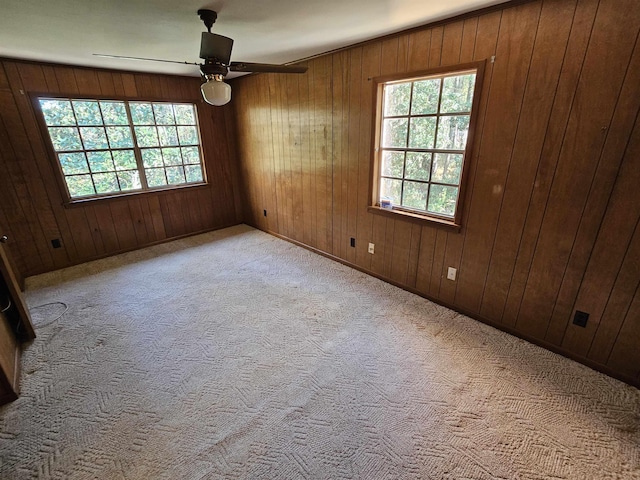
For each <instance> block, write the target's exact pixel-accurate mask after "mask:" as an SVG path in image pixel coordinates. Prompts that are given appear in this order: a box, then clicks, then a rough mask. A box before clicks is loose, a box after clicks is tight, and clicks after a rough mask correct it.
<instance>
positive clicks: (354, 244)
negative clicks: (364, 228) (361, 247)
mask: <svg viewBox="0 0 640 480" xmlns="http://www.w3.org/2000/svg"><path fill="white" fill-rule="evenodd" d="M350 245H351V246H352V247H355V246H356V239H355V238H353V237H351V243H350Z"/></svg>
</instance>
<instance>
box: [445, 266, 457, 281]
mask: <svg viewBox="0 0 640 480" xmlns="http://www.w3.org/2000/svg"><path fill="white" fill-rule="evenodd" d="M457 273H458V270H457V269H455V268H453V267H449V269H448V270H447V278H448V279H449V280H453V281H455V280H456V275H457Z"/></svg>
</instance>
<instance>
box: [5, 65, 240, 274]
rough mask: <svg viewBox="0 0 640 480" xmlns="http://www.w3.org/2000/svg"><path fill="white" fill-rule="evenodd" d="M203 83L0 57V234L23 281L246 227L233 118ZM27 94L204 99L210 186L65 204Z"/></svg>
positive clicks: (201, 112) (203, 130)
mask: <svg viewBox="0 0 640 480" xmlns="http://www.w3.org/2000/svg"><path fill="white" fill-rule="evenodd" d="M199 84H200V81H199V79H197V78H192V77H178V76H165V75H154V74H132V73H124V72H118V71H109V70H96V69H89V68H72V67H68V66H61V65H51V64H37V63H33V62H20V61H13V60H8V59H0V234H6V235H8V236H9V237H10V242H9V243H8V244H7V246H8V248H9V250H10V253H11V256H12V258H13V261H14V263H15V264H16V265H15V267H16V270H17V272H18V273H19V274H20V275H21V276H23V277H24V276H28V275H33V274H36V273H41V272H45V271H49V270H54V269H57V268H62V267H66V266H68V265H71V264H75V263H80V262H84V261H87V260H90V259H93V258H97V257H102V256H105V255H110V254H113V253H116V252H120V251H126V250H132V249H135V248H139V247H142V246H145V245H149V244H152V243H156V242H161V241H164V240H167V239H170V238H175V237H179V236H182V235H187V234H191V233H195V232H200V231H205V230H211V229H214V228H219V227H224V226H228V225H233V224H237V223H240V222H241V215H242V210H241V205H240V201H241V199H240V191H239V187H238V172H237V162H236V161H235V152H234V144H233V141H229V140H228V139H233V138H234V135H235V134H234V132H233V130H232V129H233V126H234V124H233V121H231V117H230V115H233V112H232V110H231V108H230V107H225V108H213V107H210V106H208V105H207V104H205V103H203V102H202V101H201V99H200V90H199ZM29 92H38V93H61V94H69V95H77V96H80V97H91V96H92V95H105V96H110V95H113V96H117V97H128V98H131V99H136V98H141V99H156V100H166V101H188V102H195V103H197V106H198V116H199V122H200V130H201V136H202V142H203V151H204V157H205V162H206V169H207V173H208V178H209V182H210V183H209V185H207V186H203V187H189V188H183V189H179V190H170V191H164V192H155V193H145V194H141V195H135V196H128V197H123V198H119V199H109V200H107V199H101V200H97V201H94V202H90V203H87V204H83V205H74V206H70V207H64V206H63V204H62V201H63V197H62V194H61V192H60V189H59V187H58V184H57V182H56V178H55V177H54V175H56V172H55V171H54V168H53V166H52V162H51V159H50V156H49V152H48V151H47V146H46V145H47V144H46V143H45V141H44V140H43V135H42V133H41V131H40V130H39V127H38V125H37V121H36V117H35V114H34V110H33V107H32V104H31V102H30V98H29ZM56 238H57V239H60V240H61V241H62V248H58V249H56V248H53V247H52V244H51V240H52V239H56Z"/></svg>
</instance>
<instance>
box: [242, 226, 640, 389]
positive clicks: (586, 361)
mask: <svg viewBox="0 0 640 480" xmlns="http://www.w3.org/2000/svg"><path fill="white" fill-rule="evenodd" d="M250 226H252V227H254V228H257V229H258V230H262V231H263V232H266V233H268V234H270V235H273V236H274V237H277V238H280V239H282V240H286V241H287V242H290V243H293V244H294V245H297V246H299V247H302V248H305V249H307V250H309V251H311V252H313V253H317V254H318V255H322V256H323V257H326V258H329V259H331V260H334V261H336V262H338V263H341V264H343V265H346V266H348V267H351V268H353V269H355V270H358V271H360V272H362V273H366V274H367V275H370V276H372V277H375V278H377V279H379V280H382V281H383V282H387V283H390V284H391V285H394V286H396V287H398V288H401V289H403V290H406V291H408V292H411V293H414V294H416V295H418V296H420V297H423V298H426V299H427V300H430V301H432V302H433V303H437V304H438V305H442V306H443V307H447V308H449V309H451V310H454V311H456V312H458V313H461V314H463V315H466V316H467V317H470V318H473V319H474V320H478V321H479V322H482V323H485V324H487V325H490V326H492V327H494V328H497V329H498V330H501V331H503V332H505V333H508V334H510V335H513V336H514V337H518V338H521V339H522V340H526V341H527V342H529V343H533V344H534V345H538V346H539V347H542V348H544V349H546V350H550V351H552V352H554V353H557V354H558V355H562V356H563V357H566V358H569V359H571V360H574V361H576V362H578V363H581V364H583V365H586V366H587V367H589V368H592V369H593V370H596V371H598V372H601V373H604V374H605V375H608V376H610V377H613V378H616V379H618V380H621V381H622V382H624V383H627V384H629V385H631V386H633V387H636V388H640V379H639V378H635V377H632V376H630V375H626V374H624V373H620V372H617V371H615V370H613V369H611V368H610V367H608V366H607V365H603V364H601V363H598V362H594V361H593V360H591V359H590V358H587V357H583V356H581V355H577V354H575V353H573V352H570V351H568V350H565V349H563V348H561V347H559V346H557V345H554V344H552V343H549V342H546V341H544V340H540V339H538V338H534V337H530V336H528V335H525V334H523V333H520V332H518V331H517V330H515V329H513V328H511V327H509V326H506V325H502V324H500V323H498V322H495V321H493V320H491V319H489V318H486V317H483V316H482V315H478V314H477V313H474V312H469V311H467V310H465V309H463V308H460V307H458V306H456V305H451V304H449V303H447V302H443V301H442V300H439V299H437V298H434V297H432V296H430V295H428V294H426V293H423V292H421V291H419V290H417V289H415V288H413V287H410V286H408V285H403V284H402V283H400V282H396V281H395V280H392V279H390V278H388V277H385V276H384V275H380V274H377V273H375V272H372V271H370V270H367V269H365V268H362V267H360V266H359V265H356V264H354V263H351V262H349V261H347V260H345V259H343V258H340V257H336V256H335V255H332V254H330V253H327V252H324V251H322V250H319V249H317V248H315V247H311V246H309V245H306V244H304V243H302V242H300V241H298V240H294V239H292V238H289V237H287V236H285V235H281V234H279V233H276V232H273V231H270V230H265V229H262V228H260V227H257V226H255V225H250Z"/></svg>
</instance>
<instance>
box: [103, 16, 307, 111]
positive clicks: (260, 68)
mask: <svg viewBox="0 0 640 480" xmlns="http://www.w3.org/2000/svg"><path fill="white" fill-rule="evenodd" d="M198 15H199V16H200V19H201V20H202V21H203V22H204V24H205V26H206V27H207V31H206V32H202V39H201V41H200V58H201V59H203V60H204V63H192V62H178V61H174V60H162V59H157V58H143V57H127V56H123V55H106V54H101V53H94V55H95V56H97V57H107V58H124V59H128V60H147V61H151V62H165V63H180V64H187V65H197V66H199V67H200V73H201V74H202V77H203V78H204V80H206V81H205V82H204V83H203V84H202V85H201V87H200V90H201V91H202V97H203V98H204V100H205V101H206V102H207V103H209V104H211V105H216V106H220V105H225V104H227V103H229V101H230V100H231V85H229V84H228V83H225V82H224V77H225V76H226V75H227V74H228V73H229V72H230V71H231V72H246V73H305V72H306V71H307V67H302V66H298V65H275V64H271V63H250V62H231V49H232V48H233V39H231V38H228V37H223V36H222V35H218V34H215V33H211V27H212V26H213V24H214V23H215V22H216V19H217V18H218V14H217V12H214V11H213V10H207V9H201V10H198Z"/></svg>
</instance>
